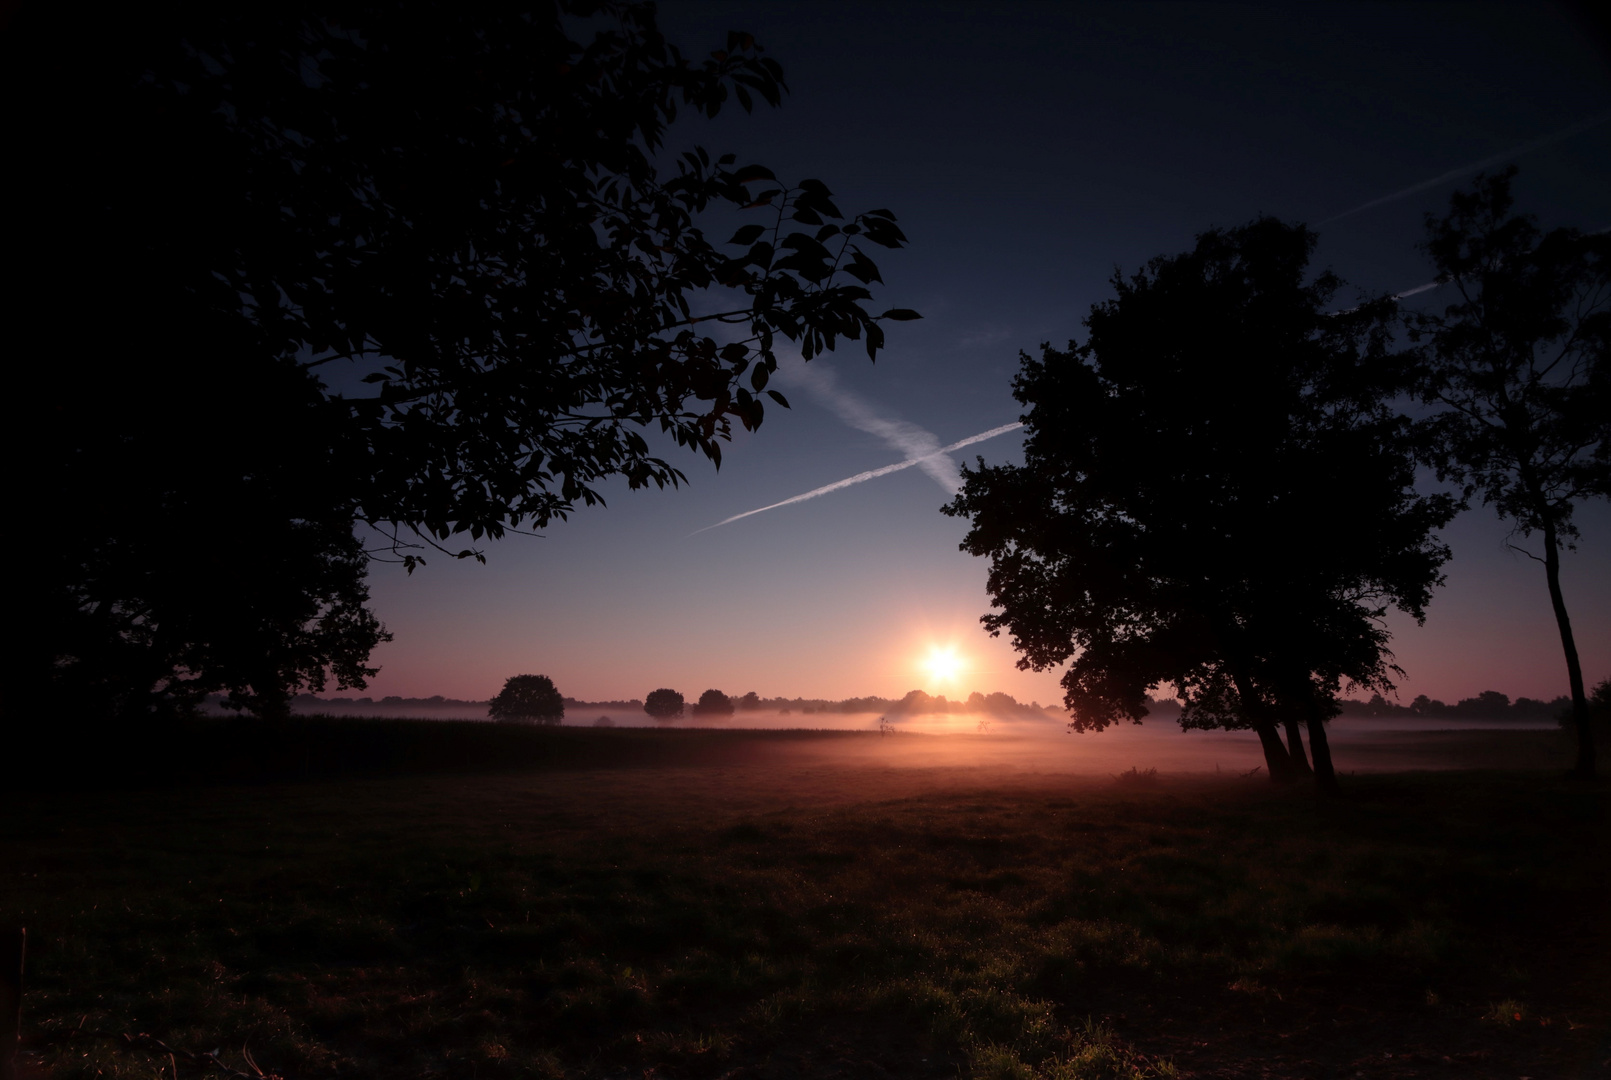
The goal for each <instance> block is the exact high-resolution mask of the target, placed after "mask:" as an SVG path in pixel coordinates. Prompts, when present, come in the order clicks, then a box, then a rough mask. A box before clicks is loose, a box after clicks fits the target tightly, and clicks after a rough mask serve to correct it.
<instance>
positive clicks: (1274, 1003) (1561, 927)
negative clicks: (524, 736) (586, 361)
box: [0, 732, 1611, 1080]
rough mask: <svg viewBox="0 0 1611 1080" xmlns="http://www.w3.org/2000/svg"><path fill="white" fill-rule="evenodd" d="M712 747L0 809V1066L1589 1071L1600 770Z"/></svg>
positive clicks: (144, 1071) (1281, 1073) (990, 1073)
mask: <svg viewBox="0 0 1611 1080" xmlns="http://www.w3.org/2000/svg"><path fill="white" fill-rule="evenodd" d="M622 736H623V733H621V732H595V733H587V738H589V739H592V740H595V741H594V742H591V743H589V744H588V745H590V746H592V747H593V752H594V753H595V754H596V755H606V756H607V753H608V750H609V748H610V747H611V746H616V745H619V746H628V745H630V746H637V745H639V744H637V743H630V742H629V741H627V740H623V739H622ZM628 739H630V736H628ZM610 740H617V741H616V742H611V741H610ZM896 741H897V740H890V742H891V743H893V742H896ZM668 745H669V744H668ZM675 745H678V746H682V747H686V746H688V745H691V744H689V743H681V744H675ZM723 745H724V746H726V748H727V749H726V750H725V751H723V753H721V754H718V755H715V756H714V758H711V757H709V756H707V757H706V758H705V759H702V760H699V761H694V762H692V763H690V762H689V760H688V759H687V758H686V756H684V757H681V758H678V757H677V755H671V757H672V758H673V763H670V764H665V765H662V766H658V767H657V766H654V765H653V764H652V763H647V762H639V763H638V766H637V767H635V768H630V769H607V768H598V767H594V765H593V764H590V763H591V762H593V761H594V760H595V758H594V757H589V756H588V755H581V756H580V757H579V758H577V759H576V760H575V761H574V762H573V763H572V765H569V766H553V767H549V768H545V769H542V770H538V771H531V772H525V773H509V774H501V775H476V776H467V777H452V776H431V777H412V778H410V777H392V778H381V779H356V780H355V779H347V780H342V781H312V782H306V783H296V784H278V785H274V784H258V785H252V786H241V785H213V786H201V787H185V788H176V787H161V788H156V789H145V790H126V791H117V792H95V791H79V792H76V793H71V794H50V793H44V792H37V791H36V792H33V793H12V794H11V795H9V796H4V797H0V919H5V920H17V921H21V922H23V923H25V924H26V925H27V926H28V927H29V934H30V939H29V940H30V976H29V986H28V994H27V997H26V1003H25V1017H24V1024H25V1036H26V1038H25V1045H26V1046H27V1047H28V1049H29V1051H30V1053H31V1055H34V1056H31V1057H30V1059H29V1060H30V1061H32V1062H35V1063H36V1064H37V1065H38V1066H39V1068H40V1069H42V1070H44V1071H46V1072H47V1074H48V1075H51V1076H59V1077H64V1078H65V1077H90V1076H97V1075H99V1076H107V1077H113V1076H140V1077H152V1076H157V1075H173V1073H172V1069H173V1068H174V1067H177V1068H178V1069H179V1071H180V1073H181V1074H182V1075H183V1074H190V1075H199V1074H200V1071H201V1067H200V1066H188V1067H187V1066H186V1065H185V1064H184V1062H183V1061H182V1060H181V1061H175V1062H170V1060H169V1059H168V1058H167V1057H165V1056H161V1057H159V1056H157V1055H152V1054H148V1053H144V1052H140V1051H136V1052H133V1053H121V1052H119V1051H118V1050H117V1048H116V1046H115V1045H114V1044H112V1043H110V1042H107V1041H104V1040H99V1039H96V1038H93V1037H89V1036H86V1035H84V1034H82V1033H83V1032H88V1031H102V1032H114V1033H116V1032H130V1033H139V1032H146V1033H150V1034H151V1035H153V1036H155V1037H157V1038H160V1039H162V1040H164V1041H166V1042H167V1043H169V1044H170V1045H173V1046H177V1047H182V1048H185V1049H189V1050H192V1051H210V1050H212V1049H214V1048H215V1047H216V1048H221V1057H222V1058H223V1059H224V1060H226V1061H229V1062H232V1063H234V1064H235V1065H237V1066H238V1067H243V1068H244V1067H246V1066H245V1062H246V1057H245V1055H246V1054H248V1053H249V1054H250V1055H251V1058H252V1059H253V1060H255V1061H256V1062H257V1063H258V1064H259V1065H261V1066H262V1067H263V1068H264V1069H265V1070H268V1071H271V1072H276V1073H279V1074H282V1075H284V1076H287V1077H325V1076H329V1077H334V1076H386V1077H392V1076H398V1077H404V1076H454V1077H458V1076H463V1077H488V1078H495V1077H505V1076H508V1077H515V1076H570V1075H576V1076H607V1077H615V1076H628V1075H630V1076H632V1077H643V1076H665V1077H689V1078H691V1080H701V1078H707V1077H709V1078H716V1077H729V1078H732V1080H738V1078H739V1077H756V1078H760V1077H806V1076H847V1077H848V1076H885V1075H894V1076H913V1077H922V1076H933V1077H941V1076H944V1077H955V1076H958V1075H962V1076H978V1077H990V1078H1003V1080H1005V1078H1009V1077H1026V1078H1027V1077H1035V1076H1045V1077H1064V1078H1068V1080H1088V1078H1109V1077H1112V1078H1118V1077H1128V1078H1140V1077H1167V1076H1174V1075H1181V1076H1224V1077H1231V1076H1271V1077H1324V1076H1346V1077H1353V1076H1356V1075H1364V1076H1371V1077H1401V1076H1404V1077H1407V1076H1478V1077H1487V1076H1493V1077H1500V1076H1504V1077H1516V1076H1534V1077H1540V1078H1542V1077H1555V1076H1573V1077H1576V1076H1602V1075H1608V1069H1607V1066H1606V1065H1605V1064H1604V1061H1605V1059H1607V1058H1611V1045H1608V1044H1607V1034H1608V1027H1607V1023H1608V1019H1611V993H1608V986H1607V983H1608V981H1611V980H1608V979H1607V974H1608V972H1611V966H1608V964H1607V958H1608V950H1607V914H1608V912H1611V902H1608V897H1611V891H1608V886H1611V872H1608V871H1611V865H1608V862H1607V855H1608V854H1611V850H1608V848H1611V845H1608V842H1607V829H1606V825H1607V822H1606V818H1605V812H1604V808H1605V794H1604V792H1603V790H1602V789H1599V788H1593V787H1586V786H1575V785H1573V784H1571V783H1569V782H1567V781H1564V780H1558V779H1555V778H1554V777H1553V776H1552V775H1550V774H1545V773H1513V774H1506V773H1445V774H1405V775H1396V776H1376V777H1358V778H1354V779H1352V780H1351V781H1350V782H1349V783H1348V784H1347V792H1346V793H1345V796H1344V797H1343V798H1341V799H1337V800H1332V801H1322V800H1317V799H1315V798H1313V797H1312V796H1310V795H1309V794H1308V793H1306V792H1297V791H1278V790H1274V789H1272V788H1271V787H1270V785H1268V784H1265V783H1261V782H1257V781H1247V780H1239V779H1238V780H1232V779H1224V778H1219V779H1216V778H1213V777H1199V778H1191V777H1178V776H1177V777H1170V776H1160V777H1158V778H1157V780H1156V783H1154V784H1148V785H1135V784H1130V785H1121V784H1118V783H1115V782H1114V781H1113V779H1111V778H1107V777H1103V778H1076V777H1068V776H1052V775H1034V774H1029V773H1025V772H1022V771H1005V770H996V771H990V770H979V769H968V768H959V767H958V768H945V767H928V768H899V767H891V766H890V765H888V764H879V763H878V762H877V761H869V760H868V759H866V758H865V757H858V758H855V759H854V760H850V759H846V760H836V759H835V758H833V757H832V756H831V755H823V754H820V753H819V754H817V755H815V756H808V755H792V756H791V755H790V754H787V753H784V754H778V753H771V752H769V753H767V754H763V755H757V756H755V759H754V760H746V758H745V755H744V754H743V753H742V752H740V751H741V750H742V747H743V745H744V740H743V737H742V736H740V735H738V734H737V733H734V734H732V735H731V736H730V737H729V740H728V742H727V743H724V744H723ZM757 745H765V746H767V747H770V748H772V749H773V750H775V749H776V747H777V746H779V745H786V744H780V743H778V741H777V740H775V739H774V740H772V742H769V743H764V744H757ZM857 745H858V746H859V747H861V748H865V747H867V746H868V745H869V744H868V743H867V742H866V741H865V740H863V741H862V742H860V743H858V744H857ZM872 745H878V744H876V743H874V744H872ZM819 749H820V746H819ZM75 1031H77V1032H80V1034H78V1035H76V1036H75V1035H74V1034H73V1033H74V1032H75Z"/></svg>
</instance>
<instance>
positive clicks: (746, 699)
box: [738, 690, 761, 712]
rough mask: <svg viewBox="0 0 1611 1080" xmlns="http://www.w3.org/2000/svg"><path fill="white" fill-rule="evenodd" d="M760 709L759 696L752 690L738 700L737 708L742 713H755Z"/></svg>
mask: <svg viewBox="0 0 1611 1080" xmlns="http://www.w3.org/2000/svg"><path fill="white" fill-rule="evenodd" d="M760 707H761V695H760V694H757V693H756V692H755V691H754V690H751V691H750V692H749V693H747V694H745V695H744V696H743V697H741V698H739V699H738V708H739V709H740V710H741V711H743V712H755V711H756V710H757V709H759V708H760Z"/></svg>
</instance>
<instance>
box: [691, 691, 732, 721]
mask: <svg viewBox="0 0 1611 1080" xmlns="http://www.w3.org/2000/svg"><path fill="white" fill-rule="evenodd" d="M694 715H695V716H732V715H733V699H732V698H730V697H728V696H727V695H726V694H724V693H722V692H721V691H720V690H706V691H705V692H704V693H703V694H700V695H699V701H697V702H696V703H695V704H694Z"/></svg>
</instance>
